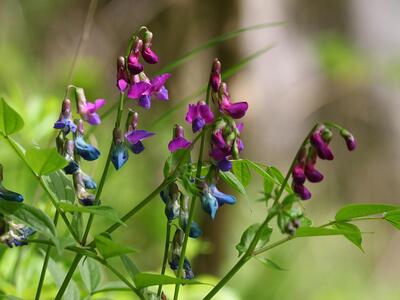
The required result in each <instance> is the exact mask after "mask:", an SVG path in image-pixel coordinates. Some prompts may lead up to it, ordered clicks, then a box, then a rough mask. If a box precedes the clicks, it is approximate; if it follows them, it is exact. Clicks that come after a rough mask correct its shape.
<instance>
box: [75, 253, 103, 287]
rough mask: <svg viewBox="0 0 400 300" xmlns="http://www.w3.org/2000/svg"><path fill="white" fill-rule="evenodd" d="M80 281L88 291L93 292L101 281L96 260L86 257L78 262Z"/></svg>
mask: <svg viewBox="0 0 400 300" xmlns="http://www.w3.org/2000/svg"><path fill="white" fill-rule="evenodd" d="M79 269H80V272H81V277H82V281H83V283H84V285H85V287H86V289H87V290H88V291H89V293H93V292H94V291H95V290H96V289H97V287H98V286H99V285H100V282H101V270H100V267H99V265H98V264H97V262H96V261H95V260H93V259H91V258H88V257H86V258H85V259H84V260H82V261H81V263H79Z"/></svg>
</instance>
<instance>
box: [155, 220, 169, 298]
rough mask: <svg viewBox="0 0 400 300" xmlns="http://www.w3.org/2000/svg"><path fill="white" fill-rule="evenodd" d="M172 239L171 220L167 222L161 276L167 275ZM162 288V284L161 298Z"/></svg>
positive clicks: (159, 288) (160, 288) (159, 293)
mask: <svg viewBox="0 0 400 300" xmlns="http://www.w3.org/2000/svg"><path fill="white" fill-rule="evenodd" d="M170 239H171V222H170V221H169V220H167V230H166V232H165V246H164V257H163V262H162V267H161V275H164V274H165V269H166V268H167V261H168V251H169V245H170ZM162 286H163V285H162V284H160V285H159V286H158V291H157V297H160V296H161V292H162Z"/></svg>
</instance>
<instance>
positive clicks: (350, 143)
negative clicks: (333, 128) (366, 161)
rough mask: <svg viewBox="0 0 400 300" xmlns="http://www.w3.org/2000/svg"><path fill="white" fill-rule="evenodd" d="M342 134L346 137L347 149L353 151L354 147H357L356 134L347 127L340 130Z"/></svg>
mask: <svg viewBox="0 0 400 300" xmlns="http://www.w3.org/2000/svg"><path fill="white" fill-rule="evenodd" d="M340 135H341V136H342V137H343V138H344V140H345V142H346V146H347V149H348V150H349V151H353V150H354V149H356V147H357V141H356V139H355V137H354V135H352V134H351V133H350V132H349V131H347V130H346V129H342V130H340Z"/></svg>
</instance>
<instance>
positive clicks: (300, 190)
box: [293, 183, 311, 200]
mask: <svg viewBox="0 0 400 300" xmlns="http://www.w3.org/2000/svg"><path fill="white" fill-rule="evenodd" d="M293 191H294V192H295V193H296V194H297V195H298V196H299V197H300V198H301V199H302V200H308V199H310V198H311V193H310V191H309V190H308V189H307V188H306V187H305V186H304V185H303V184H298V183H293Z"/></svg>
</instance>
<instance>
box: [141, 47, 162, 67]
mask: <svg viewBox="0 0 400 300" xmlns="http://www.w3.org/2000/svg"><path fill="white" fill-rule="evenodd" d="M142 56H143V59H144V60H145V61H146V62H147V63H149V64H156V63H158V56H157V54H155V53H154V51H153V50H151V48H150V47H144V48H143V50H142Z"/></svg>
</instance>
